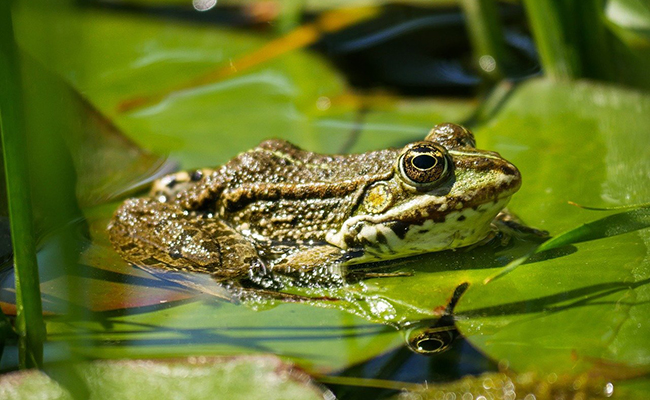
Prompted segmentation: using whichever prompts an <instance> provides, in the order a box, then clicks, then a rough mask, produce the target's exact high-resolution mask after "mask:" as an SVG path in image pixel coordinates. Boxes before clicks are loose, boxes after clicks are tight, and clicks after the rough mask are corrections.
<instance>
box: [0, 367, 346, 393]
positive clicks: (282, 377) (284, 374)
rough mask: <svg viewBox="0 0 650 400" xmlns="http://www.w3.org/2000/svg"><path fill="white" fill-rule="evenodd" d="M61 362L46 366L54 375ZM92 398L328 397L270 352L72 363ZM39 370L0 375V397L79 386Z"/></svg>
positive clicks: (70, 389)
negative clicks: (229, 355)
mask: <svg viewBox="0 0 650 400" xmlns="http://www.w3.org/2000/svg"><path fill="white" fill-rule="evenodd" d="M65 367H66V366H59V367H56V366H55V367H50V368H48V374H49V375H50V376H53V377H55V379H56V377H57V375H58V374H57V372H58V370H61V369H63V368H65ZM73 368H74V369H75V370H76V372H77V373H78V375H79V377H80V379H81V381H80V382H79V383H81V384H85V385H86V388H87V389H86V390H87V391H88V392H87V393H86V394H85V396H84V397H86V398H92V399H136V398H137V399H152V400H158V399H168V398H182V399H188V400H190V399H224V400H237V399H242V400H243V399H246V400H247V399H262V398H264V399H282V400H284V399H300V400H302V399H314V400H316V399H328V400H329V399H333V398H334V396H333V395H332V393H331V392H330V391H329V390H327V389H325V388H323V387H322V386H318V385H316V384H315V383H314V382H313V381H312V380H311V378H310V377H309V375H307V374H306V373H304V372H302V371H300V370H297V369H295V367H293V366H292V365H291V364H288V363H284V362H282V361H281V360H280V359H278V358H276V357H271V356H263V357H251V356H249V357H230V358H210V357H191V358H189V359H184V360H165V361H161V360H126V361H95V362H92V363H90V362H89V363H81V364H77V365H75V366H74V367H73ZM55 379H52V378H50V377H49V376H48V375H46V374H45V373H43V372H41V371H34V370H31V371H22V372H14V373H10V374H7V375H3V376H2V377H0V397H2V398H3V399H12V400H20V399H34V398H43V399H46V398H47V399H73V398H78V397H77V395H78V394H79V393H78V390H79V387H70V386H66V385H65V384H64V382H57V381H56V380H55Z"/></svg>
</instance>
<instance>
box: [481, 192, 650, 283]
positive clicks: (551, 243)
mask: <svg viewBox="0 0 650 400" xmlns="http://www.w3.org/2000/svg"><path fill="white" fill-rule="evenodd" d="M585 208H586V207H585ZM587 209H588V208H587ZM601 210H602V209H601ZM645 228H650V206H649V205H647V204H643V205H640V206H639V207H638V208H635V209H633V210H629V211H624V212H621V213H617V214H613V215H608V216H607V217H604V218H600V219H597V220H595V221H592V222H589V223H586V224H584V225H581V226H579V227H577V228H574V229H571V230H569V231H567V232H564V233H562V234H560V235H558V236H556V237H554V238H552V239H550V240H548V241H546V242H544V243H542V244H541V245H540V246H539V247H537V248H536V249H535V250H533V251H531V252H529V253H528V254H526V255H525V256H523V257H520V258H517V259H515V260H513V261H511V262H510V263H508V265H506V266H505V267H503V268H502V269H501V270H500V271H499V272H498V273H497V274H495V275H493V276H491V277H489V278H487V279H485V281H484V282H483V283H486V284H487V283H490V282H493V281H495V280H497V279H499V278H502V277H504V276H505V275H507V274H509V273H510V272H512V271H514V270H515V269H516V268H517V267H519V266H520V265H521V264H523V263H525V262H526V261H527V260H528V259H529V258H530V257H531V256H532V255H533V254H537V253H541V252H543V251H547V250H551V249H556V248H558V247H562V246H567V245H570V244H574V243H582V242H587V241H591V240H597V239H604V238H607V237H610V236H617V235H622V234H624V233H629V232H634V231H637V230H639V229H645Z"/></svg>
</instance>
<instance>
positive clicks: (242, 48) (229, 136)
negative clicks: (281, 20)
mask: <svg viewBox="0 0 650 400" xmlns="http://www.w3.org/2000/svg"><path fill="white" fill-rule="evenodd" d="M35 13H36V14H37V13H38V10H30V9H28V8H27V9H26V10H25V11H24V12H23V13H18V16H19V17H22V19H20V18H18V22H17V23H16V30H17V33H16V36H17V38H18V40H19V42H20V43H21V45H22V46H23V47H24V48H25V49H26V50H27V51H28V52H30V54H32V55H33V56H34V57H35V58H37V59H40V60H42V61H43V63H44V64H46V65H48V66H49V67H50V68H52V69H54V70H55V71H57V72H58V73H59V74H60V75H61V76H63V77H64V78H65V79H67V80H68V81H69V82H70V83H71V84H72V86H74V87H75V88H76V89H77V90H78V91H80V92H81V93H83V94H84V96H85V97H86V98H87V99H88V100H89V101H90V102H91V103H92V104H93V105H94V106H95V107H96V108H97V109H98V110H99V111H100V112H101V113H102V114H103V115H104V116H106V117H108V118H109V119H110V120H111V121H112V122H114V123H115V125H116V126H117V127H118V128H119V129H120V130H121V131H122V132H124V133H125V134H126V135H127V136H129V137H131V138H132V139H133V140H134V141H135V142H136V143H138V144H139V145H140V146H141V147H143V148H145V149H147V150H150V151H153V152H155V153H158V154H169V155H170V156H171V157H172V158H174V159H177V160H179V161H180V164H181V166H182V167H183V168H193V167H205V166H211V165H219V164H221V163H223V162H225V161H226V160H228V159H230V158H232V157H233V156H234V155H236V154H237V153H239V152H241V151H244V150H247V149H249V148H251V147H253V146H255V145H257V144H258V143H259V142H261V141H262V140H264V139H268V138H271V137H280V138H283V139H287V140H289V141H291V142H293V143H295V144H297V145H300V146H303V147H305V148H307V149H309V150H312V151H322V152H339V151H341V144H342V143H345V142H346V141H347V140H348V138H349V137H350V135H354V133H355V132H356V131H357V130H358V128H359V121H361V122H364V121H366V122H367V123H366V124H364V125H362V126H361V128H362V133H363V134H364V135H363V137H365V136H368V137H371V138H372V143H374V146H377V145H379V146H382V147H385V145H386V143H390V144H392V145H394V144H396V143H403V142H405V141H406V140H408V139H412V138H413V137H423V136H424V135H426V133H427V132H428V130H429V129H430V128H431V127H432V126H433V125H435V124H436V123H439V122H443V121H445V120H458V119H461V118H463V119H464V118H467V117H468V116H469V114H470V113H471V111H472V110H473V109H474V104H473V103H471V102H466V101H448V102H447V101H442V100H438V101H418V102H407V101H404V100H403V99H397V98H393V97H390V96H383V97H382V96H380V97H379V98H378V99H370V103H367V102H366V103H363V101H364V99H363V98H361V97H359V96H356V95H354V94H352V93H348V92H347V89H346V87H345V84H344V82H343V80H342V78H341V77H340V75H339V74H338V73H337V72H336V71H335V70H334V69H332V68H331V67H330V66H329V65H328V62H327V61H326V60H324V59H323V58H321V57H319V56H317V55H315V54H312V53H309V52H306V51H293V52H288V53H285V54H283V55H281V56H279V57H276V58H274V59H272V60H270V61H268V62H266V63H262V64H260V65H257V66H256V67H254V68H251V69H249V70H244V71H241V72H238V73H234V74H233V75H232V76H230V77H228V78H227V79H223V80H219V81H215V82H213V83H205V84H203V85H202V86H199V87H191V88H187V89H178V90H176V91H173V92H172V93H170V94H169V95H168V96H166V97H165V98H163V99H162V100H160V101H158V102H154V103H153V104H150V105H148V106H146V107H144V108H140V109H138V110H135V111H131V112H129V113H121V112H119V111H118V108H119V106H120V104H122V103H123V102H124V101H127V100H129V99H133V98H137V97H139V96H146V95H150V94H154V93H159V92H161V91H167V90H169V89H171V88H177V87H179V86H181V87H182V85H183V84H186V83H188V82H190V81H191V80H192V79H194V78H197V77H199V76H202V75H204V74H206V73H208V72H211V71H214V70H215V69H219V68H223V67H224V66H226V67H227V66H228V65H230V64H229V63H230V62H231V61H232V60H237V58H238V57H241V56H244V55H247V54H249V53H251V52H253V51H255V50H258V49H260V48H262V47H263V46H264V45H266V44H268V43H269V41H270V40H272V39H273V38H270V37H269V38H263V37H260V36H254V35H250V34H243V33H238V32H234V31H231V30H225V29H220V28H216V27H204V26H193V25H188V24H180V23H176V24H169V23H166V22H163V21H159V20H155V19H148V18H142V17H135V16H131V15H127V14H114V13H98V12H92V11H85V12H77V13H68V14H62V15H60V16H58V15H57V17H58V18H60V23H61V24H67V25H69V26H72V27H74V28H71V29H72V30H73V31H74V30H76V31H78V32H79V33H80V35H81V36H83V38H84V40H83V41H82V42H81V43H79V42H74V43H72V42H71V43H70V44H71V46H70V48H69V50H68V51H69V54H65V49H60V50H59V51H60V52H62V53H64V54H62V55H60V56H58V57H56V58H55V59H53V60H50V59H48V58H47V54H48V53H47V49H43V48H42V47H43V46H42V44H41V43H40V42H39V40H38V39H39V38H38V36H36V35H30V32H31V31H32V30H33V29H36V28H37V27H35V26H34V21H38V19H37V18H34V17H33V16H34V14H35ZM30 16H31V19H30V18H29V17H30ZM123 38H128V41H125V40H124V39H123ZM362 103H363V105H364V106H365V105H366V104H367V107H364V108H367V109H369V111H368V112H367V113H366V114H365V116H364V117H363V118H362V119H361V120H360V119H359V118H360V117H359V113H360V111H359V110H360V109H361V107H362ZM410 116H413V117H410ZM354 143H356V142H354ZM364 143H365V144H363V143H361V144H360V145H358V146H356V147H353V149H354V150H355V151H357V150H366V149H368V148H371V146H370V144H369V143H368V142H364Z"/></svg>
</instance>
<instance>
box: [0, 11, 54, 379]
mask: <svg viewBox="0 0 650 400" xmlns="http://www.w3.org/2000/svg"><path fill="white" fill-rule="evenodd" d="M17 55H18V53H17V50H16V44H15V41H14V34H13V25H12V20H11V7H10V2H8V1H1V2H0V131H1V132H2V148H3V151H4V163H5V173H6V183H7V199H8V203H9V218H10V226H11V234H12V243H13V248H14V266H15V269H16V308H17V313H16V331H17V333H18V337H19V362H20V367H21V368H31V367H40V366H42V363H43V341H44V339H45V325H44V324H43V313H42V305H41V293H40V287H39V278H38V265H37V261H36V244H35V235H34V226H33V219H32V207H31V205H32V203H31V194H30V188H29V173H28V171H27V168H28V165H27V157H26V154H27V152H26V140H25V130H24V126H25V124H24V120H23V111H22V92H21V85H20V82H21V80H20V71H19V68H18V58H17Z"/></svg>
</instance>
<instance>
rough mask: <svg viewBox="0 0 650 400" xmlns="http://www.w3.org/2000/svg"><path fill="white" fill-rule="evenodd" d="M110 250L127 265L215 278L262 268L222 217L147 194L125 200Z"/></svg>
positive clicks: (253, 251)
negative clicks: (112, 248) (149, 196)
mask: <svg viewBox="0 0 650 400" xmlns="http://www.w3.org/2000/svg"><path fill="white" fill-rule="evenodd" d="M108 230H109V235H110V239H111V242H112V243H113V246H114V247H115V250H117V252H118V253H119V254H120V255H121V256H122V258H124V259H125V260H126V261H128V262H129V263H132V264H135V265H137V266H142V267H145V268H147V267H162V268H165V269H167V270H172V271H193V272H202V273H207V274H210V275H212V276H213V277H214V279H216V280H218V281H224V280H233V279H238V278H241V277H242V276H246V275H247V274H248V273H249V271H251V270H254V269H263V268H264V265H263V263H262V261H261V260H260V258H259V255H258V253H257V250H256V249H255V247H254V246H253V245H252V244H251V243H250V242H249V241H248V240H246V238H244V237H243V236H242V235H240V234H239V233H238V232H236V231H235V230H234V229H232V228H231V227H229V226H228V225H227V224H225V223H224V222H223V221H221V220H218V219H214V218H206V217H205V216H203V215H202V214H200V213H192V212H188V211H186V210H183V209H181V208H180V207H179V206H177V205H176V204H174V203H162V202H159V201H157V200H155V199H151V198H138V199H131V200H127V201H126V202H124V203H123V204H122V206H121V207H120V208H119V209H118V210H117V211H116V212H115V215H114V217H113V219H112V221H111V223H110V225H109V228H108Z"/></svg>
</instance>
